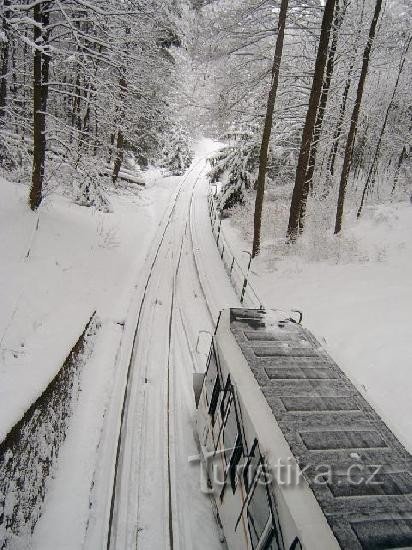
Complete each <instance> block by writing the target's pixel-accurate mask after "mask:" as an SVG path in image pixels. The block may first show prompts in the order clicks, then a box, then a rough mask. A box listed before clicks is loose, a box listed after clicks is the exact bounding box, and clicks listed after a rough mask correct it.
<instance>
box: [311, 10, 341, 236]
mask: <svg viewBox="0 0 412 550" xmlns="http://www.w3.org/2000/svg"><path fill="white" fill-rule="evenodd" d="M346 5H347V0H345V3H344V5H343V9H342V11H341V10H340V7H339V2H338V3H337V4H336V9H335V20H334V25H333V32H332V43H331V46H330V48H329V53H328V61H327V63H326V74H325V79H324V82H323V86H322V93H321V96H320V101H319V108H318V113H317V115H316V122H315V129H314V133H313V143H312V147H311V149H310V154H309V161H308V168H307V171H306V176H305V185H306V186H308V187H309V189H313V174H314V171H315V167H316V158H317V152H318V144H319V140H320V136H321V133H322V125H323V118H324V115H325V109H326V105H327V102H328V95H329V90H330V85H331V80H332V75H333V69H334V63H335V55H336V48H337V45H338V37H339V29H340V27H341V25H342V22H343V17H344V15H345V10H346ZM300 216H301V221H300V224H301V225H303V223H304V217H305V210H302V211H301V214H300Z"/></svg>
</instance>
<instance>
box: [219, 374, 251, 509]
mask: <svg viewBox="0 0 412 550" xmlns="http://www.w3.org/2000/svg"><path fill="white" fill-rule="evenodd" d="M225 399H227V405H225ZM232 407H233V408H232ZM232 411H234V415H235V423H236V432H237V433H236V436H235V438H234V444H233V446H232V447H230V449H231V453H230V455H229V456H228V455H227V452H226V447H225V443H224V441H225V429H226V428H227V424H228V420H229V416H230V414H231V412H232ZM221 415H222V427H221V430H220V433H219V438H218V440H219V441H220V439H221V438H222V439H223V441H222V442H223V456H224V461H225V480H224V484H223V489H222V491H221V493H220V499H221V501H223V496H224V493H225V489H226V485H227V480H228V478H229V480H230V485H231V488H232V491H233V494H235V493H236V487H237V476H236V468H237V465H238V464H239V461H240V459H241V458H242V456H245V450H244V445H243V439H242V431H241V426H240V421H239V413H238V406H237V401H236V396H235V391H234V387H233V385H232V383H231V381H230V375H229V376H228V379H227V381H226V385H225V392H224V395H223V398H222V402H221Z"/></svg>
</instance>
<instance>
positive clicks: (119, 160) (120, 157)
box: [112, 130, 124, 184]
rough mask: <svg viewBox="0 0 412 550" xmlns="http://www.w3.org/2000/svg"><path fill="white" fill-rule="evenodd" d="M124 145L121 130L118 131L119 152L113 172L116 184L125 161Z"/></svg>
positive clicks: (117, 149)
mask: <svg viewBox="0 0 412 550" xmlns="http://www.w3.org/2000/svg"><path fill="white" fill-rule="evenodd" d="M123 145H124V138H123V132H122V131H121V130H119V131H118V133H117V142H116V151H117V153H116V158H115V159H114V165H113V174H112V181H113V183H114V184H115V183H116V181H117V178H118V177H119V172H120V168H121V166H122V162H123Z"/></svg>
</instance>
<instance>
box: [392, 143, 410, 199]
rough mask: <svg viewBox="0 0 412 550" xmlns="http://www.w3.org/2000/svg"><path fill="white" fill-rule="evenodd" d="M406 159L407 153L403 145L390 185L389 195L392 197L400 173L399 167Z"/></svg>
mask: <svg viewBox="0 0 412 550" xmlns="http://www.w3.org/2000/svg"><path fill="white" fill-rule="evenodd" d="M407 157H408V155H407V152H406V145H404V146H403V148H402V151H401V154H400V155H399V158H398V163H397V165H396V169H395V174H394V176H393V185H392V191H391V195H393V194H394V192H395V189H396V186H397V184H398V179H399V172H400V169H401V166H402V164H403V161H404V159H405V158H407Z"/></svg>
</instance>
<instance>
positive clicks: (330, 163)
mask: <svg viewBox="0 0 412 550" xmlns="http://www.w3.org/2000/svg"><path fill="white" fill-rule="evenodd" d="M352 70H353V65H352V66H351V67H350V69H349V73H348V78H347V79H346V82H345V88H344V90H343V94H342V102H341V104H340V109H339V117H338V122H337V124H336V128H335V132H334V134H333V139H332V147H331V149H330V153H329V159H328V171H329V173H330V175H331V176H333V173H334V170H335V160H336V153H337V152H338V146H339V140H340V136H341V133H342V126H343V121H344V119H345V112H346V101H347V99H348V94H349V88H350V85H351V82H352Z"/></svg>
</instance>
